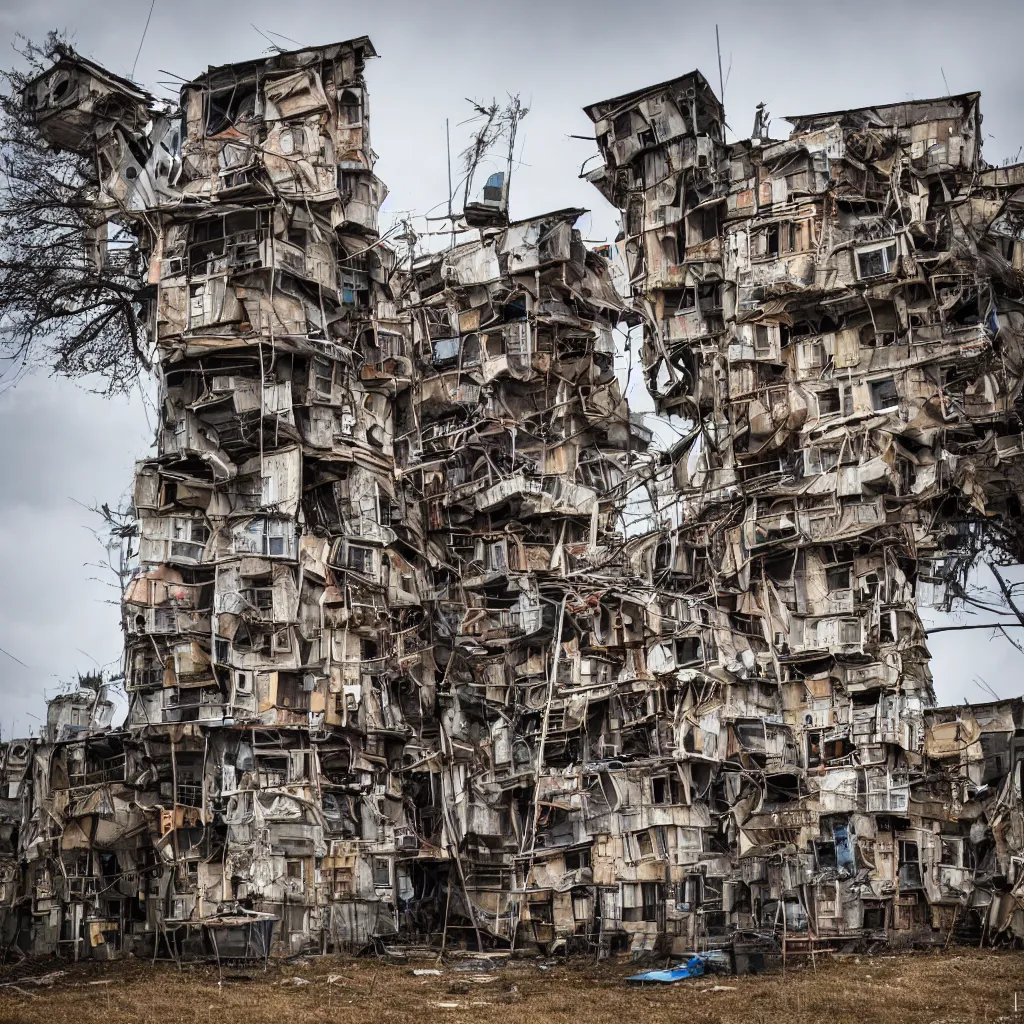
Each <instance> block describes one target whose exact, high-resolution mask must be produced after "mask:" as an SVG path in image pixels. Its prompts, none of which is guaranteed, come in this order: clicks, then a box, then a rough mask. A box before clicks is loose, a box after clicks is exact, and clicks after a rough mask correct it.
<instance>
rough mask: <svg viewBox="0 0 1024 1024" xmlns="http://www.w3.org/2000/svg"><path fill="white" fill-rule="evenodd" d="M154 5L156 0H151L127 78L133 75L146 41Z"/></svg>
mask: <svg viewBox="0 0 1024 1024" xmlns="http://www.w3.org/2000/svg"><path fill="white" fill-rule="evenodd" d="M154 7H156V0H151V2H150V5H149V14H147V15H146V27H145V28H144V29H143V30H142V38H141V39H140V40H139V48H138V49H137V50H136V51H135V60H134V61H133V62H132V70H131V74H130V75H129V76H128V77H129V78H134V77H135V68H136V66H137V65H138V63H139V54H141V53H142V44H143V43H144V42H145V41H146V33H147V32H148V31H149V22H150V19H151V18H152V17H153V8H154Z"/></svg>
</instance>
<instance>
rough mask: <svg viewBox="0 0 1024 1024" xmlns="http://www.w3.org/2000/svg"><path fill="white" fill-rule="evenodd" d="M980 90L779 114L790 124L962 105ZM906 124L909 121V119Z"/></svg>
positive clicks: (969, 102) (978, 93)
mask: <svg viewBox="0 0 1024 1024" xmlns="http://www.w3.org/2000/svg"><path fill="white" fill-rule="evenodd" d="M980 96H981V93H980V92H963V93H958V94H955V95H950V96H935V97H933V98H932V99H925V100H902V101H899V102H897V103H872V104H869V105H868V106H864V107H849V108H847V109H846V110H826V111H822V112H821V113H819V114H781V115H779V116H780V117H781V119H782V120H783V121H789V123H790V124H796V123H798V122H800V121H820V120H823V119H825V118H832V119H839V118H842V117H843V116H844V115H846V116H850V115H854V114H866V113H869V112H871V111H879V112H881V111H886V110H900V109H903V110H908V111H909V110H911V109H913V108H914V107H927V106H934V105H935V104H937V103H949V102H950V101H962V102H963V103H964V105H969V104H971V103H976V102H977V101H978V99H979V98H980ZM906 123H907V124H909V123H911V122H910V121H909V120H908V121H907V122H906Z"/></svg>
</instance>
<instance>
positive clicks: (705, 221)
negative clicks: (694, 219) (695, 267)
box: [700, 203, 720, 242]
mask: <svg viewBox="0 0 1024 1024" xmlns="http://www.w3.org/2000/svg"><path fill="white" fill-rule="evenodd" d="M719 209H720V206H719V204H718V203H715V204H714V205H713V206H705V207H704V208H703V209H702V210H701V211H700V234H701V238H702V239H703V240H704V241H705V242H706V241H708V240H709V239H711V238H717V237H718V234H719V227H718V211H719Z"/></svg>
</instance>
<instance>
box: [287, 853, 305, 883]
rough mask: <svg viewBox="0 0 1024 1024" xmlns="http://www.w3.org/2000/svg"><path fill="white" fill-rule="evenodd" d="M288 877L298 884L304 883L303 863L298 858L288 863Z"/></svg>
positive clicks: (290, 859) (291, 859)
mask: <svg viewBox="0 0 1024 1024" xmlns="http://www.w3.org/2000/svg"><path fill="white" fill-rule="evenodd" d="M286 866H287V871H288V877H289V878H290V879H292V880H293V881H296V882H301V881H302V861H301V860H300V859H298V858H294V859H293V858H289V859H288V861H287V862H286Z"/></svg>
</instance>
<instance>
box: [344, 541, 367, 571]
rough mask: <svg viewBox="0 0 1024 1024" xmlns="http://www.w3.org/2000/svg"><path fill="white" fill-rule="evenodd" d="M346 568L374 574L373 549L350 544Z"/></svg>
mask: <svg viewBox="0 0 1024 1024" xmlns="http://www.w3.org/2000/svg"><path fill="white" fill-rule="evenodd" d="M345 568H347V569H352V570H354V571H355V572H361V573H367V574H369V573H372V572H373V548H365V547H361V546H359V545H357V544H350V545H349V547H348V552H347V553H346V555H345Z"/></svg>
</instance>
